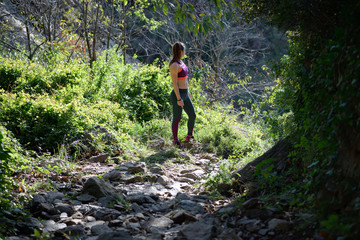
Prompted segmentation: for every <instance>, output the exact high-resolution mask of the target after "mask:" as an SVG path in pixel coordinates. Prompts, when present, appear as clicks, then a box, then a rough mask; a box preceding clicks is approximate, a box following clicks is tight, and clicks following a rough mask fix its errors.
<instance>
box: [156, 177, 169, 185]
mask: <svg viewBox="0 0 360 240" xmlns="http://www.w3.org/2000/svg"><path fill="white" fill-rule="evenodd" d="M157 182H158V183H160V184H161V185H163V186H166V185H168V184H169V183H170V179H169V178H168V177H166V176H160V177H159V178H158V180H157Z"/></svg>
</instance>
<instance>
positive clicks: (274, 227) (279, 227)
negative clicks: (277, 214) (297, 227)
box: [268, 218, 291, 232]
mask: <svg viewBox="0 0 360 240" xmlns="http://www.w3.org/2000/svg"><path fill="white" fill-rule="evenodd" d="M290 227H291V224H290V222H288V221H286V220H283V219H277V218H274V219H271V220H270V221H269V222H268V228H269V230H270V231H276V232H286V231H289V230H290Z"/></svg>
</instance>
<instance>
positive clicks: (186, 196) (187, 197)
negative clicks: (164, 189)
mask: <svg viewBox="0 0 360 240" xmlns="http://www.w3.org/2000/svg"><path fill="white" fill-rule="evenodd" d="M175 198H176V199H177V200H190V199H191V197H190V195H189V194H187V193H182V192H178V193H177V194H176V197H175Z"/></svg>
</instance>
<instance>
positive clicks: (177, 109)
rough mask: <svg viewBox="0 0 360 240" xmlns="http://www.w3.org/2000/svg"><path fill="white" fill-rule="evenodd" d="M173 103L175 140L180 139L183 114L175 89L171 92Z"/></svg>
mask: <svg viewBox="0 0 360 240" xmlns="http://www.w3.org/2000/svg"><path fill="white" fill-rule="evenodd" d="M170 98H171V103H172V105H173V119H172V125H171V126H172V127H171V128H172V133H173V139H174V141H179V137H178V132H179V123H180V120H181V115H182V107H180V106H179V105H178V104H177V99H176V95H175V93H174V91H172V92H171V94H170Z"/></svg>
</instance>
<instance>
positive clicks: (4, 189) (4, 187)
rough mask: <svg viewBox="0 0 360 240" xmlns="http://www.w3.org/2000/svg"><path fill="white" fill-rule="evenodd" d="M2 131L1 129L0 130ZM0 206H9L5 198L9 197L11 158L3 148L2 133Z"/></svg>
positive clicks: (0, 133) (0, 141)
mask: <svg viewBox="0 0 360 240" xmlns="http://www.w3.org/2000/svg"><path fill="white" fill-rule="evenodd" d="M1 130H2V129H1ZM0 143H1V144H0V171H1V174H0V193H1V195H0V206H1V208H2V209H6V208H7V206H8V205H9V202H8V200H7V199H6V198H5V197H7V196H8V195H9V192H8V188H9V185H10V180H9V175H10V173H11V171H10V164H11V162H10V161H12V159H11V156H10V154H9V152H8V150H6V149H5V148H4V146H3V133H2V131H1V132H0Z"/></svg>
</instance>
